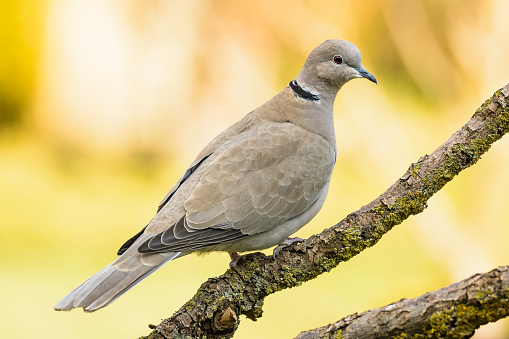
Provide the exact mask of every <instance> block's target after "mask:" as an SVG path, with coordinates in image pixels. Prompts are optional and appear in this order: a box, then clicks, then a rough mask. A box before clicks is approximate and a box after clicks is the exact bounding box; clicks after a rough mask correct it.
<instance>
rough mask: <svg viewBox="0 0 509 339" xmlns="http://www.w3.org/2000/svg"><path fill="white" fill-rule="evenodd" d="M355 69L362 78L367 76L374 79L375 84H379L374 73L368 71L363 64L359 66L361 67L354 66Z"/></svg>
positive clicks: (371, 79)
mask: <svg viewBox="0 0 509 339" xmlns="http://www.w3.org/2000/svg"><path fill="white" fill-rule="evenodd" d="M354 69H355V70H356V71H357V72H359V75H360V77H361V78H366V79H368V80H370V81H373V82H374V83H375V84H378V82H377V81H376V78H375V77H374V76H373V74H371V73H369V72H368V71H366V69H365V68H364V67H362V66H359V67H354Z"/></svg>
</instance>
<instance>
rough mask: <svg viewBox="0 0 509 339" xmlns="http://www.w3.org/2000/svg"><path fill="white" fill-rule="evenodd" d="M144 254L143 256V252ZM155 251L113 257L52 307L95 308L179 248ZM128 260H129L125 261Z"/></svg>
mask: <svg viewBox="0 0 509 339" xmlns="http://www.w3.org/2000/svg"><path fill="white" fill-rule="evenodd" d="M129 252H130V251H129ZM144 255H145V256H146V254H144ZM155 255H157V258H150V259H151V260H142V259H141V256H142V254H140V253H134V252H130V253H128V252H125V253H124V254H123V255H122V256H121V257H119V258H118V259H117V260H116V261H114V262H113V263H111V264H109V265H108V266H106V267H105V268H103V269H102V270H100V271H99V272H97V273H96V274H94V275H93V276H92V277H90V278H89V279H88V280H87V281H85V282H84V283H83V284H81V285H80V286H78V287H77V288H75V289H74V290H73V291H72V292H71V293H69V294H68V295H67V296H65V297H64V298H63V299H62V300H60V301H59V302H58V303H57V304H56V305H55V306H53V308H54V309H55V310H57V311H70V310H72V309H73V308H78V307H83V309H84V311H86V312H93V311H96V310H98V309H100V308H102V307H105V306H107V305H108V304H110V303H112V302H113V301H114V300H116V299H117V298H118V297H120V296H121V295H122V294H124V293H125V292H127V291H128V290H130V289H131V288H133V287H134V286H135V285H137V284H138V283H139V282H141V281H142V280H143V279H145V278H146V277H148V276H149V275H150V274H152V273H154V272H155V271H157V270H158V269H159V268H161V267H162V266H164V264H166V263H167V262H169V261H171V260H173V259H175V258H177V257H178V256H180V255H181V252H169V253H159V254H155ZM125 256H128V257H129V258H126V257H125ZM127 262H130V263H131V264H128V265H125V263H127ZM135 262H138V264H135ZM147 263H150V265H147ZM119 266H120V267H119Z"/></svg>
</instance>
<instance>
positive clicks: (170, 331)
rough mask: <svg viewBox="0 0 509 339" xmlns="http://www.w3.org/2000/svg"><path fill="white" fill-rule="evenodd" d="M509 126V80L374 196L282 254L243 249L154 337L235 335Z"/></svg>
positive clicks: (374, 236) (400, 215)
mask: <svg viewBox="0 0 509 339" xmlns="http://www.w3.org/2000/svg"><path fill="white" fill-rule="evenodd" d="M507 131H509V84H508V85H506V86H505V87H504V88H502V89H500V90H498V91H497V92H496V93H495V94H494V95H493V96H492V97H491V98H490V99H488V100H486V101H485V102H484V104H482V106H481V107H480V108H479V109H477V111H476V112H475V114H474V115H473V116H472V118H471V119H470V120H469V121H468V122H467V123H466V124H465V125H464V126H463V127H461V128H460V129H459V130H458V131H457V132H455V133H454V134H453V135H452V136H451V137H450V138H449V139H448V140H447V141H446V142H445V143H444V144H442V145H441V146H440V147H438V148H437V149H436V150H435V151H434V152H433V153H431V154H429V155H425V156H423V157H421V158H420V159H419V160H418V161H417V162H416V163H413V164H411V166H410V168H409V169H408V170H407V171H406V173H405V174H404V175H403V176H402V177H401V178H399V179H398V180H397V181H396V182H395V183H394V184H393V185H392V186H391V187H389V189H387V191H385V192H384V193H383V194H382V195H380V196H379V197H378V198H376V199H375V200H374V201H372V202H371V203H369V204H367V205H366V206H364V207H362V208H361V209H359V210H358V211H356V212H353V213H351V214H349V215H348V216H347V217H346V218H345V219H343V220H342V221H340V222H339V223H338V224H336V225H335V226H333V227H331V228H328V229H325V230H324V231H323V232H322V233H319V234H316V235H314V236H312V237H310V238H309V239H307V240H305V241H304V242H302V243H295V244H292V245H290V246H287V247H284V248H283V249H282V250H281V251H279V252H278V254H277V255H276V258H274V257H272V256H265V255H264V254H262V253H259V252H257V253H250V254H247V255H244V256H242V257H241V259H240V260H239V261H238V264H237V265H236V267H235V268H234V269H229V270H227V271H226V273H225V274H223V275H221V276H219V277H217V278H210V279H209V280H208V281H206V282H205V283H203V284H202V285H201V287H200V288H199V290H198V291H197V293H196V294H195V295H194V296H193V297H192V298H191V300H189V301H188V302H187V303H186V304H184V305H183V306H182V307H181V308H180V309H179V310H178V311H177V312H176V313H175V314H174V315H173V316H171V317H170V318H168V319H165V320H163V321H162V322H161V323H160V324H159V325H158V326H153V328H154V330H153V331H152V333H150V334H149V336H148V337H146V338H175V337H205V336H206V337H207V338H230V337H232V336H233V334H234V333H235V330H236V329H237V327H238V324H239V318H240V315H241V314H244V315H246V316H247V317H248V318H250V319H253V320H254V319H256V318H259V317H261V315H262V305H263V300H264V298H265V297H266V296H267V295H269V294H272V293H275V292H277V291H280V290H282V289H285V288H291V287H294V286H298V285H300V284H302V283H303V282H306V281H308V280H310V279H313V278H315V277H316V276H318V275H320V274H322V273H324V272H327V271H330V270H331V269H332V268H334V267H336V266H337V265H338V264H339V263H341V262H343V261H347V260H349V259H350V258H352V257H353V256H355V255H357V254H359V253H360V252H361V251H363V250H364V249H366V248H367V247H370V246H373V245H374V244H376V243H377V242H378V240H380V238H381V237H382V236H383V235H384V234H385V233H387V232H388V231H390V230H391V229H392V227H394V226H395V225H398V224H400V223H401V222H402V221H403V220H405V219H406V218H408V217H409V216H410V215H414V214H418V213H420V212H422V211H423V210H424V209H425V208H426V207H427V205H426V203H427V201H428V199H429V198H431V196H432V195H433V194H435V193H436V192H437V191H439V190H440V189H441V188H442V187H443V186H444V185H445V184H446V183H447V182H449V181H450V180H452V179H453V177H454V176H456V175H457V174H458V173H459V172H461V171H462V170H464V169H465V168H467V167H469V166H471V165H473V164H475V163H476V162H477V160H479V159H480V157H481V155H482V154H484V153H485V152H487V151H488V149H489V148H490V146H491V144H492V143H494V142H495V141H497V140H498V139H500V138H501V137H502V136H503V135H504V134H505V133H507Z"/></svg>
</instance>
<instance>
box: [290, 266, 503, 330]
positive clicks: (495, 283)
mask: <svg viewBox="0 0 509 339" xmlns="http://www.w3.org/2000/svg"><path fill="white" fill-rule="evenodd" d="M508 315H509V266H502V267H499V268H496V269H494V270H492V271H490V272H488V273H484V274H475V275H473V276H471V277H470V278H468V279H465V280H462V281H460V282H458V283H455V284H452V285H449V286H447V287H444V288H442V289H439V290H436V291H433V292H428V293H426V294H423V295H421V296H419V297H417V298H415V299H401V300H400V301H397V302H395V303H392V304H390V305H387V306H384V307H380V308H376V309H372V310H369V311H366V312H364V313H361V314H357V313H356V314H352V315H349V316H347V317H345V318H343V319H341V320H339V321H337V322H335V323H334V324H330V325H328V326H324V327H320V328H317V329H314V330H310V331H306V332H301V333H300V334H299V335H298V336H297V337H296V338H295V339H313V338H343V339H349V338H373V339H389V338H395V337H396V338H401V339H403V338H414V335H420V336H418V337H417V338H470V337H471V336H472V335H473V334H474V331H475V330H476V329H477V328H479V326H481V325H485V324H487V323H489V322H494V321H497V320H499V319H502V318H504V317H507V316H508Z"/></svg>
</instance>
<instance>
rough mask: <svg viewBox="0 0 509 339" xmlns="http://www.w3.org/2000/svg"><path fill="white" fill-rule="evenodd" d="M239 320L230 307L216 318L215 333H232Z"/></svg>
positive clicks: (218, 313) (217, 314)
mask: <svg viewBox="0 0 509 339" xmlns="http://www.w3.org/2000/svg"><path fill="white" fill-rule="evenodd" d="M238 320H239V317H238V316H237V313H236V312H235V311H234V310H233V308H232V306H231V305H229V306H227V307H226V308H225V309H223V310H221V311H220V312H217V313H216V315H215V316H214V332H215V333H223V332H227V331H231V330H232V329H233V328H234V327H235V326H236V325H237V323H238Z"/></svg>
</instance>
